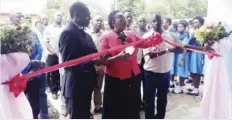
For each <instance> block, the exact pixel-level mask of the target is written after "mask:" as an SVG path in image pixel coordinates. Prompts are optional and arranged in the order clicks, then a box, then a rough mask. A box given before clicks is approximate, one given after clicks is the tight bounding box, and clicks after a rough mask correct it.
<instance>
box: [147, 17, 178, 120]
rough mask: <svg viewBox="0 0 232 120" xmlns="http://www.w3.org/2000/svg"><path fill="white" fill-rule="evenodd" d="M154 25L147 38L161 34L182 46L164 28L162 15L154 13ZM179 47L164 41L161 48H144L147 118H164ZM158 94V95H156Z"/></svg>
mask: <svg viewBox="0 0 232 120" xmlns="http://www.w3.org/2000/svg"><path fill="white" fill-rule="evenodd" d="M152 27H153V29H151V30H150V31H149V32H148V33H146V34H145V35H143V38H147V37H149V36H151V35H152V34H154V33H157V34H161V35H162V38H163V39H165V40H168V41H170V42H173V43H176V44H178V45H181V46H182V43H181V41H179V40H178V39H177V38H176V37H175V36H174V35H173V34H172V33H171V32H169V31H164V30H163V28H162V18H161V16H160V15H154V16H153V18H152ZM178 50H179V48H175V47H173V46H171V45H169V44H167V43H165V42H163V43H162V44H161V45H160V47H159V48H157V47H151V48H147V49H143V55H144V59H145V63H144V66H143V68H144V70H145V72H144V75H145V96H146V98H145V118H146V119H164V118H165V112H166V106H167V94H168V88H169V79H170V70H171V67H172V61H173V60H172V59H173V53H171V52H177V51H178ZM156 94H157V95H156ZM155 96H157V104H156V105H157V114H156V115H154V109H155V106H154V100H155Z"/></svg>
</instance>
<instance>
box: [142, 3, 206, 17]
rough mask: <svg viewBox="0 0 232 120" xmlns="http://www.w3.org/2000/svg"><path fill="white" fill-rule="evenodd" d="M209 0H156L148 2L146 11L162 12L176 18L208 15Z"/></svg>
mask: <svg viewBox="0 0 232 120" xmlns="http://www.w3.org/2000/svg"><path fill="white" fill-rule="evenodd" d="M207 4H208V3H207V0H155V1H153V2H151V3H149V4H147V7H146V12H147V13H148V14H150V13H152V12H156V13H160V14H162V15H164V16H168V17H171V18H175V19H186V18H192V17H193V16H196V15H201V16H206V14H207Z"/></svg>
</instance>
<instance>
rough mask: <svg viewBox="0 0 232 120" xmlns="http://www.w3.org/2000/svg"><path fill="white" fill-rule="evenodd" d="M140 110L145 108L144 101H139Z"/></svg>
mask: <svg viewBox="0 0 232 120" xmlns="http://www.w3.org/2000/svg"><path fill="white" fill-rule="evenodd" d="M140 110H141V111H143V110H145V105H144V103H141V106H140Z"/></svg>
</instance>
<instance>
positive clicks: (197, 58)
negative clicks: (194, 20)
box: [189, 33, 205, 74]
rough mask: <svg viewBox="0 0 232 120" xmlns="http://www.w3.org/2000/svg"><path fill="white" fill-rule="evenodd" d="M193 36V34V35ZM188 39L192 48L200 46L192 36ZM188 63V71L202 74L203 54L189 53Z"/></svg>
mask: <svg viewBox="0 0 232 120" xmlns="http://www.w3.org/2000/svg"><path fill="white" fill-rule="evenodd" d="M193 35H194V33H193ZM193 35H192V36H191V38H190V42H189V44H190V45H193V46H200V44H199V42H198V41H197V40H196V38H195V37H194V36H193ZM189 56H190V61H189V63H190V64H189V71H190V72H191V73H194V74H203V67H204V63H203V61H204V57H205V55H204V54H201V53H197V52H190V54H189Z"/></svg>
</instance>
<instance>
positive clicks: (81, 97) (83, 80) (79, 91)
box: [65, 70, 96, 119]
mask: <svg viewBox="0 0 232 120" xmlns="http://www.w3.org/2000/svg"><path fill="white" fill-rule="evenodd" d="M77 74H78V75H77V76H78V79H76V81H75V87H74V89H73V91H72V97H67V96H65V97H66V99H68V109H69V114H70V119H90V116H91V113H90V107H91V98H92V93H93V89H94V87H95V86H96V72H95V70H92V71H90V72H81V73H77Z"/></svg>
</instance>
